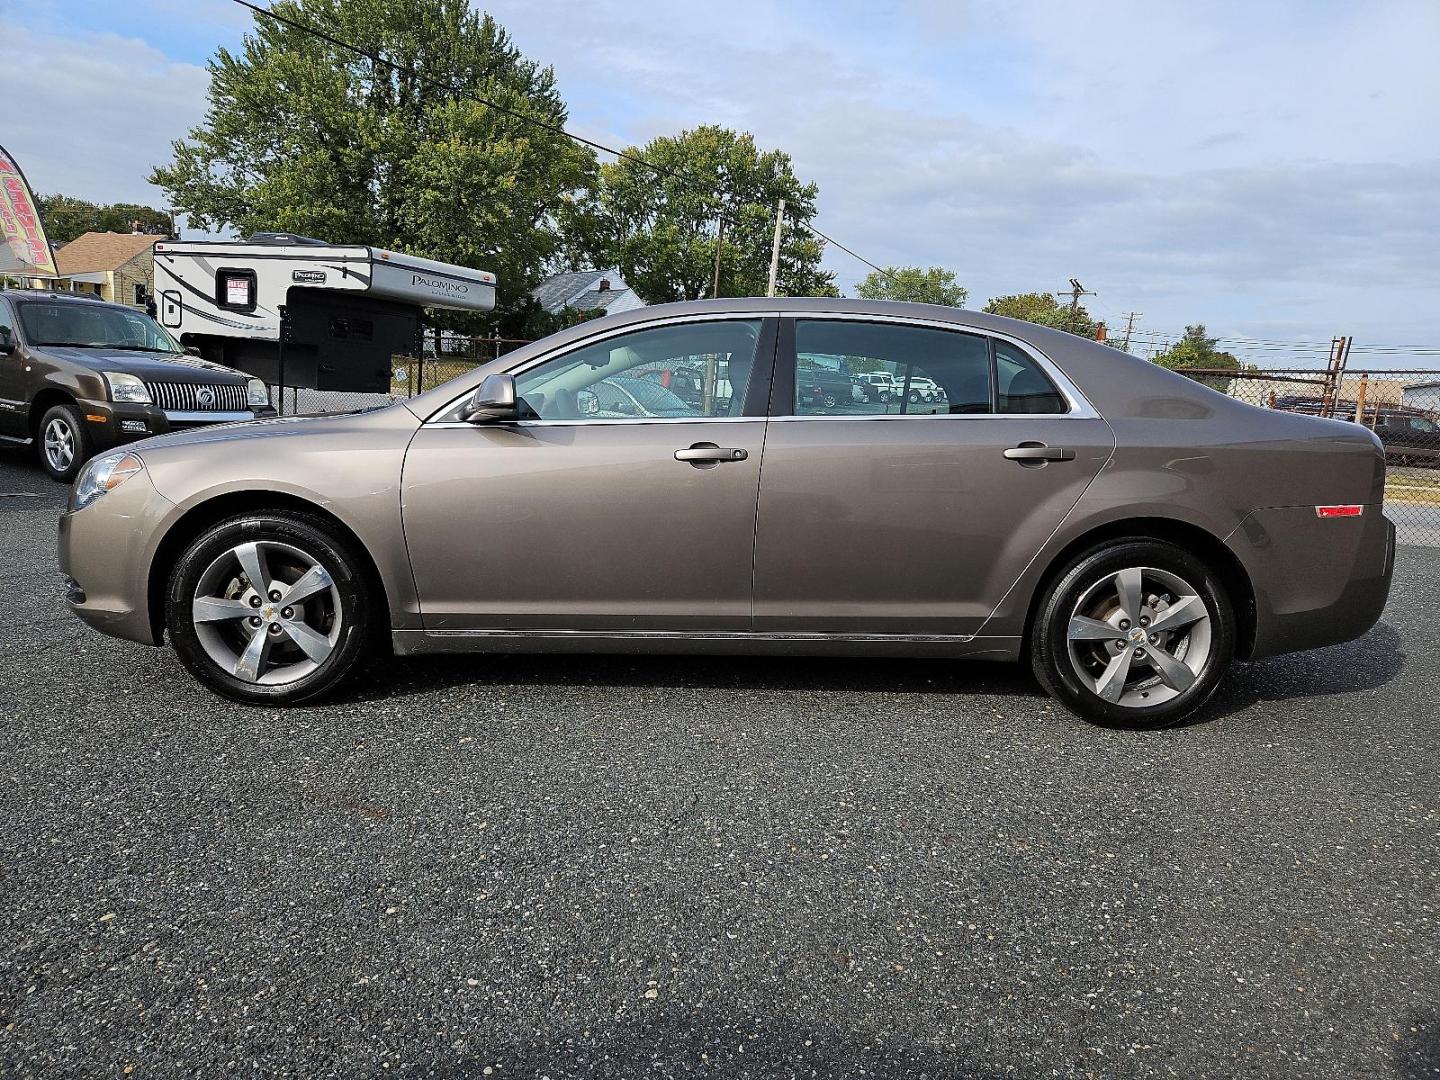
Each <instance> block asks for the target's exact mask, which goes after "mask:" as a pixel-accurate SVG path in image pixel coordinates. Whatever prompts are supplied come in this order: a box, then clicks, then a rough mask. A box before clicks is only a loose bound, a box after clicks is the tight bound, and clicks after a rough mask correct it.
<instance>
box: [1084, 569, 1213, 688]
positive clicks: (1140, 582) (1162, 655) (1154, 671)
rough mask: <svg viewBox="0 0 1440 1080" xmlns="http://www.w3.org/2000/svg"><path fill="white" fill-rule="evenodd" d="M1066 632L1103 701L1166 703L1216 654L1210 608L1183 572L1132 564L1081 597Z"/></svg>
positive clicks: (1086, 678)
mask: <svg viewBox="0 0 1440 1080" xmlns="http://www.w3.org/2000/svg"><path fill="white" fill-rule="evenodd" d="M1065 636H1066V638H1067V640H1068V644H1069V652H1070V663H1071V665H1072V666H1073V667H1074V669H1075V673H1076V674H1077V675H1079V676H1080V678H1081V680H1082V681H1083V682H1084V683H1085V685H1086V686H1088V687H1089V688H1090V689H1091V690H1093V691H1094V692H1095V694H1096V695H1097V696H1098V697H1099V698H1100V699H1101V700H1102V701H1108V702H1110V703H1111V704H1112V705H1121V706H1124V707H1127V708H1143V707H1149V706H1152V705H1161V704H1163V703H1165V702H1167V701H1169V700H1171V699H1172V698H1175V697H1178V696H1179V695H1180V694H1182V693H1184V692H1185V691H1186V690H1188V689H1190V687H1191V686H1193V685H1194V684H1195V681H1196V680H1197V679H1199V678H1200V676H1201V675H1202V674H1203V673H1204V671H1205V665H1206V663H1207V662H1208V661H1209V659H1210V652H1211V625H1210V611H1209V609H1208V608H1206V606H1205V600H1204V599H1203V598H1202V597H1201V596H1200V594H1199V593H1198V592H1197V591H1196V590H1195V589H1194V588H1192V587H1191V586H1190V584H1189V583H1188V582H1187V581H1185V580H1184V579H1183V578H1181V577H1179V576H1178V575H1176V574H1173V573H1171V572H1170V571H1168V570H1156V569H1154V568H1153V567H1139V566H1135V567H1127V568H1126V569H1124V570H1119V571H1116V572H1115V573H1113V574H1108V575H1106V576H1105V577H1103V578H1101V579H1100V580H1099V581H1098V582H1096V583H1095V584H1094V585H1092V586H1090V588H1089V589H1087V590H1085V592H1084V594H1083V595H1082V596H1081V597H1080V599H1079V600H1078V601H1077V602H1076V604H1075V607H1074V609H1073V610H1072V611H1071V613H1070V622H1069V625H1068V626H1067V627H1066V630H1065Z"/></svg>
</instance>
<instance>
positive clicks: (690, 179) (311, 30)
mask: <svg viewBox="0 0 1440 1080" xmlns="http://www.w3.org/2000/svg"><path fill="white" fill-rule="evenodd" d="M234 2H235V3H237V4H239V5H240V6H241V7H243V8H248V9H249V10H250V11H252V12H254V13H255V14H256V15H263V16H265V17H266V18H269V19H273V20H274V21H275V22H278V23H280V24H282V25H284V26H288V27H290V28H291V29H292V30H299V31H300V32H301V33H304V34H309V35H311V36H312V37H316V38H319V39H320V40H321V41H325V42H328V43H329V44H331V45H334V46H335V47H336V48H338V49H343V50H345V51H346V52H351V53H354V54H355V55H356V56H363V57H364V58H365V59H367V60H369V61H370V62H371V63H374V64H379V65H380V66H381V67H384V68H388V69H389V70H390V71H393V72H395V73H396V74H406V75H409V76H410V77H412V78H414V79H415V80H416V81H417V82H420V83H422V84H424V85H427V86H430V87H431V88H433V89H439V90H441V91H443V92H445V93H448V94H450V95H452V96H454V97H457V98H466V97H468V98H471V99H473V100H475V101H478V102H480V103H481V104H482V105H485V106H486V107H487V108H491V109H494V110H495V111H496V112H500V113H504V114H505V115H506V116H510V117H513V118H515V119H516V120H519V121H520V122H521V123H525V124H531V125H533V126H534V127H538V128H541V129H543V130H545V131H548V132H550V133H551V134H554V135H563V136H565V137H566V138H568V139H573V140H574V141H575V142H577V143H580V144H581V145H582V146H588V147H590V148H591V149H592V150H599V151H601V152H602V153H606V154H610V155H612V156H614V157H617V158H621V159H623V160H625V161H632V162H634V163H635V164H636V165H640V166H642V167H643V168H646V169H649V170H650V171H651V172H653V173H655V174H657V175H659V176H664V177H667V178H669V179H672V180H678V181H680V182H681V183H684V184H689V185H690V186H691V187H693V188H695V189H696V190H701V189H702V188H704V192H705V194H707V195H711V196H715V197H716V201H717V203H719V202H720V198H721V197H723V196H725V195H726V194H727V193H726V192H723V191H722V192H715V191H713V190H711V189H709V188H708V187H707V186H706V185H705V184H704V181H703V180H701V179H700V178H699V177H696V176H694V175H692V174H690V173H686V172H683V171H681V170H679V169H671V168H668V167H666V166H663V165H657V164H655V163H654V162H653V161H650V160H649V159H648V158H645V157H642V156H641V155H640V154H637V153H634V152H633V151H630V150H617V149H616V148H615V147H613V146H607V145H606V144H605V143H602V142H599V141H598V140H595V139H587V138H586V137H585V136H583V135H577V134H575V133H574V132H573V131H570V130H569V129H568V128H566V127H565V126H564V125H562V124H555V123H551V122H549V121H547V120H541V119H539V118H537V117H534V116H530V115H528V114H527V113H524V112H521V111H520V110H518V109H513V108H510V107H509V106H508V105H502V104H500V103H499V102H498V101H494V100H492V99H490V98H487V97H485V96H484V95H483V94H477V93H475V92H474V91H473V90H468V89H463V90H462V89H460V88H457V87H455V86H451V85H448V84H445V83H442V82H439V81H437V80H435V79H430V78H427V77H426V76H424V75H421V74H419V73H418V72H416V71H415V70H414V69H412V68H406V67H404V66H402V65H400V64H397V63H395V62H394V61H393V60H386V59H385V58H384V57H383V56H378V55H376V54H375V53H372V52H368V51H367V50H365V49H362V48H361V47H360V46H358V45H354V44H352V43H350V42H348V41H345V40H344V39H342V38H338V37H336V36H334V35H333V34H328V33H326V32H325V31H324V30H320V29H318V28H316V27H314V26H310V25H308V24H307V23H303V22H301V21H299V20H298V19H292V18H290V17H289V16H287V15H281V14H279V13H278V12H276V11H272V10H271V9H269V8H265V7H261V6H260V5H259V4H254V3H251V2H250V0H234ZM746 205H750V204H746ZM716 220H717V221H725V220H726V219H725V216H724V214H723V213H721V212H718V211H717V213H716ZM728 224H730V225H732V226H736V225H738V224H739V221H738V219H735V218H731V219H729V221H728ZM796 224H798V225H800V226H801V227H802V228H804V229H806V230H807V231H809V232H810V233H811V234H812V235H813V236H815V237H816V238H817V239H818V240H821V241H823V242H824V243H827V244H833V245H834V246H835V247H837V248H839V249H840V250H841V251H843V252H844V253H845V254H846V255H849V256H850V257H851V258H852V259H856V260H858V261H859V262H862V263H864V264H865V265H866V266H868V267H869V268H870V269H871V270H874V271H875V272H876V273H878V274H881V275H883V276H885V277H888V278H889V279H890V280H891V281H895V282H898V281H899V278H897V277H896V276H895V275H894V274H892V273H891V272H890V271H889V270H886V269H885V268H884V267H882V266H877V265H876V264H875V263H873V262H871V261H870V260H869V259H867V258H865V257H864V256H863V255H860V254H859V253H857V252H856V251H854V250H853V249H851V248H849V247H846V246H845V245H844V244H842V243H840V241H838V240H836V239H835V238H834V237H833V236H828V235H826V234H825V233H823V232H821V231H820V230H819V229H817V228H816V227H815V226H814V225H811V224H810V223H809V222H805V221H797V222H796Z"/></svg>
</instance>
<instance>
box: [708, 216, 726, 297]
mask: <svg viewBox="0 0 1440 1080" xmlns="http://www.w3.org/2000/svg"><path fill="white" fill-rule="evenodd" d="M724 243H725V219H724V218H723V217H722V218H720V219H718V220H717V221H716V223H715V280H714V281H713V282H712V283H711V285H710V299H712V300H714V299H715V298H716V297H718V296H719V295H720V247H721V245H722V244H724Z"/></svg>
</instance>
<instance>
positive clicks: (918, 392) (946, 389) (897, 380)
mask: <svg viewBox="0 0 1440 1080" xmlns="http://www.w3.org/2000/svg"><path fill="white" fill-rule="evenodd" d="M794 407H795V415H796V416H867V415H883V414H887V413H893V414H909V415H936V414H940V413H985V412H989V411H990V347H989V342H988V341H987V339H985V338H983V337H979V336H977V335H975V334H963V333H954V332H952V331H948V330H935V329H931V328H929V327H924V326H902V325H897V324H893V323H872V322H864V321H860V320H840V319H837V320H834V321H829V320H825V319H797V320H796V322H795V401H794Z"/></svg>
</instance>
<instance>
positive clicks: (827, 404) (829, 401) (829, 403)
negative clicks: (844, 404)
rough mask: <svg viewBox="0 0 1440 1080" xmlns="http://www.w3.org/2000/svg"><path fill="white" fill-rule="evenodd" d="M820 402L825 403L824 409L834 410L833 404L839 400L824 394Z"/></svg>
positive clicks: (831, 395) (832, 395) (829, 394)
mask: <svg viewBox="0 0 1440 1080" xmlns="http://www.w3.org/2000/svg"><path fill="white" fill-rule="evenodd" d="M821 400H823V401H824V402H825V408H827V409H833V408H835V403H836V402H837V401H839V398H837V397H836V396H835V395H834V394H831V393H826V394H825V396H824V398H822V399H821Z"/></svg>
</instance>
